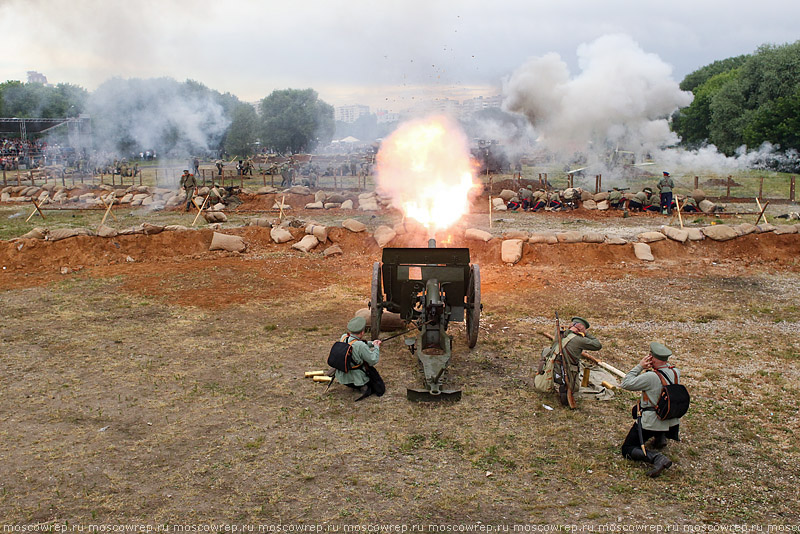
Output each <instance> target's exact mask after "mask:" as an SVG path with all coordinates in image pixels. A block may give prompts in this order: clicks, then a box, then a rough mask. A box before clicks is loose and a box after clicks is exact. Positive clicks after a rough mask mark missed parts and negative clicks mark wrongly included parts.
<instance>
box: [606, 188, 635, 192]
mask: <svg viewBox="0 0 800 534" xmlns="http://www.w3.org/2000/svg"><path fill="white" fill-rule="evenodd" d="M629 190H630V187H617V191H629ZM612 191H613V189H608V190H606V193H611V192H612Z"/></svg>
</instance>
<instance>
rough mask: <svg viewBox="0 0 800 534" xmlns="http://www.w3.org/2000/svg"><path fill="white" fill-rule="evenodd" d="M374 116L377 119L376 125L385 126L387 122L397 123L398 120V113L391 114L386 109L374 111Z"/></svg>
mask: <svg viewBox="0 0 800 534" xmlns="http://www.w3.org/2000/svg"><path fill="white" fill-rule="evenodd" d="M375 115H376V116H377V117H378V124H385V123H388V122H397V121H399V120H400V114H399V113H392V112H390V111H389V110H386V109H379V110H376V111H375Z"/></svg>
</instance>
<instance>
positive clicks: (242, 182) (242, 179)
mask: <svg viewBox="0 0 800 534" xmlns="http://www.w3.org/2000/svg"><path fill="white" fill-rule="evenodd" d="M239 178H240V182H241V183H240V185H239V187H240V188H241V189H244V173H242V175H241V176H240V177H239Z"/></svg>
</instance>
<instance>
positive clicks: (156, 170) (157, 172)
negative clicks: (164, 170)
mask: <svg viewBox="0 0 800 534" xmlns="http://www.w3.org/2000/svg"><path fill="white" fill-rule="evenodd" d="M156 187H158V169H156Z"/></svg>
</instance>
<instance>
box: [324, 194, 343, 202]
mask: <svg viewBox="0 0 800 534" xmlns="http://www.w3.org/2000/svg"><path fill="white" fill-rule="evenodd" d="M345 200H347V197H345V196H344V195H343V194H341V193H333V194H330V195H328V198H327V199H326V200H325V202H335V203H338V204H341V203H342V202H344V201H345Z"/></svg>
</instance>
